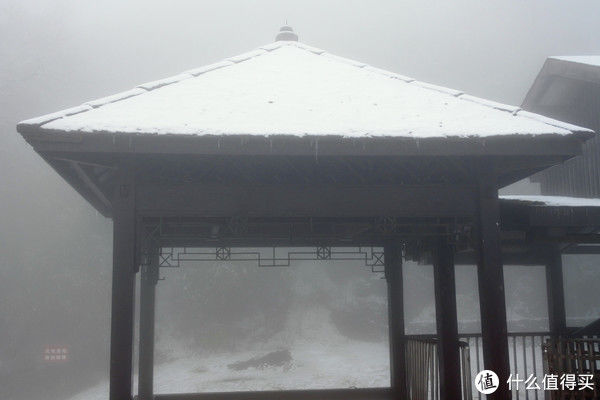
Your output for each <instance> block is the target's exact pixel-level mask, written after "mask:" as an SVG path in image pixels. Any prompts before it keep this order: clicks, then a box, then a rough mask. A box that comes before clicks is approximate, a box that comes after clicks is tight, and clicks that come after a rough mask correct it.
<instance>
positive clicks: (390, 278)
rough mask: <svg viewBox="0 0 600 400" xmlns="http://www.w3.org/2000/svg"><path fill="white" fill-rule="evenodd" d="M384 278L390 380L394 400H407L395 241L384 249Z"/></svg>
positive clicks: (398, 255) (398, 253)
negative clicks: (385, 284)
mask: <svg viewBox="0 0 600 400" xmlns="http://www.w3.org/2000/svg"><path fill="white" fill-rule="evenodd" d="M384 260H385V277H386V280H387V287H388V324H389V345H390V378H391V387H392V393H393V396H394V399H399V400H400V399H401V400H404V399H406V398H407V387H406V362H405V355H404V353H405V348H404V346H405V340H404V290H403V289H404V288H403V286H402V285H403V283H402V249H401V247H400V243H399V242H397V241H394V242H390V243H388V244H387V245H386V246H385V247H384Z"/></svg>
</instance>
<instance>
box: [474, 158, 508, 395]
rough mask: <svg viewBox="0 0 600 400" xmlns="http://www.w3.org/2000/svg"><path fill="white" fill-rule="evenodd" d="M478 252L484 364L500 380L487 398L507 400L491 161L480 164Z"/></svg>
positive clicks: (496, 203)
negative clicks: (496, 387)
mask: <svg viewBox="0 0 600 400" xmlns="http://www.w3.org/2000/svg"><path fill="white" fill-rule="evenodd" d="M479 168H480V171H481V175H480V177H479V182H478V186H479V191H478V192H479V193H478V199H477V200H478V206H479V207H478V212H477V222H476V226H475V227H476V240H477V243H476V249H477V254H478V263H477V279H478V286H479V303H480V310H481V333H482V342H483V361H484V366H485V368H486V369H489V370H492V371H494V372H495V373H496V374H497V375H498V378H499V380H500V384H499V387H498V389H497V390H496V391H495V392H494V393H493V394H488V395H487V396H488V397H487V398H488V399H494V400H496V399H498V400H500V399H502V400H507V399H510V398H511V392H510V390H508V384H507V383H506V382H507V380H508V377H509V375H510V362H509V356H508V335H507V323H506V302H505V297H504V271H503V265H502V257H501V255H502V251H501V242H500V205H499V201H498V184H497V182H496V176H495V173H494V172H493V164H492V163H491V162H486V163H480V164H479Z"/></svg>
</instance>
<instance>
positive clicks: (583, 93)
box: [523, 59, 600, 197]
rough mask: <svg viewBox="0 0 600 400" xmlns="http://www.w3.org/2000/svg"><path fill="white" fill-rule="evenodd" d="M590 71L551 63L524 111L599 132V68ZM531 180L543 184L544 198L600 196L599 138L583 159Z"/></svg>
mask: <svg viewBox="0 0 600 400" xmlns="http://www.w3.org/2000/svg"><path fill="white" fill-rule="evenodd" d="M590 68H591V67H590V66H587V65H585V66H584V65H581V64H577V63H572V62H565V61H559V60H552V59H550V60H548V61H547V62H546V64H545V65H544V68H543V69H542V71H541V72H540V75H539V76H538V78H537V79H536V81H535V83H534V85H533V87H532V89H531V90H530V92H529V94H528V95H527V98H526V99H525V101H524V103H523V108H524V109H526V110H528V111H532V112H536V113H539V114H542V115H545V116H548V117H550V118H555V119H558V120H561V121H565V122H570V123H572V124H575V125H579V126H583V127H586V128H590V129H593V130H595V131H596V132H600V67H596V70H595V71H594V70H591V69H590ZM593 72H595V74H594V73H593ZM596 78H597V79H596ZM531 180H532V181H533V182H539V183H540V186H541V192H542V194H545V195H562V196H576V197H600V139H599V138H594V139H591V140H589V141H588V142H586V143H585V144H584V147H583V154H582V155H581V156H578V157H575V158H573V159H571V160H567V161H566V162H564V163H562V164H560V165H556V166H554V167H551V168H548V169H546V170H544V171H542V172H540V173H537V174H535V175H533V176H532V177H531Z"/></svg>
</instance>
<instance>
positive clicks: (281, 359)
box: [227, 349, 292, 371]
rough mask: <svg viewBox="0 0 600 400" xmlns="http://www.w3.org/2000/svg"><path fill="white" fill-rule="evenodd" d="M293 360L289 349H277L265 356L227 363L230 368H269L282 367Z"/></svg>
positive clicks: (239, 369) (236, 369)
mask: <svg viewBox="0 0 600 400" xmlns="http://www.w3.org/2000/svg"><path fill="white" fill-rule="evenodd" d="M291 361H292V354H291V353H290V351H289V350H287V349H286V350H277V351H272V352H270V353H267V354H265V355H264V356H256V357H252V358H250V359H249V360H245V361H238V362H235V363H233V364H229V365H227V367H228V368H229V369H232V370H235V371H241V370H244V369H248V368H260V369H263V368H268V367H282V366H285V365H288V364H289V363H290V362H291Z"/></svg>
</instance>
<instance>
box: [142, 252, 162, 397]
mask: <svg viewBox="0 0 600 400" xmlns="http://www.w3.org/2000/svg"><path fill="white" fill-rule="evenodd" d="M159 251H160V249H159V248H152V249H149V250H148V254H149V258H148V264H147V265H144V266H142V271H141V272H142V274H141V279H140V350H139V351H140V353H139V376H138V394H139V397H138V398H139V400H152V399H153V398H154V387H153V386H154V322H155V318H154V311H155V292H156V283H157V282H158V274H159V266H158V258H159V253H158V252H159Z"/></svg>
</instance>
